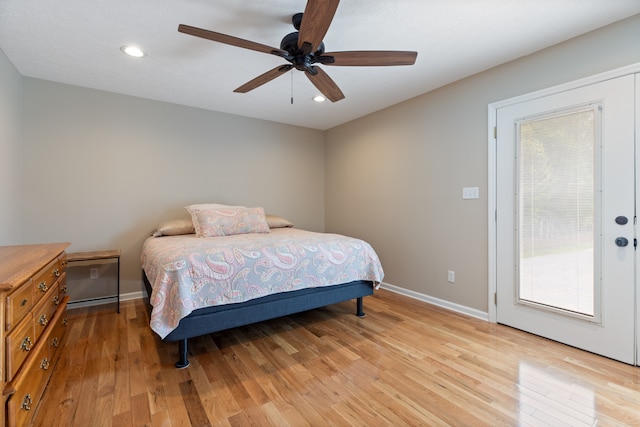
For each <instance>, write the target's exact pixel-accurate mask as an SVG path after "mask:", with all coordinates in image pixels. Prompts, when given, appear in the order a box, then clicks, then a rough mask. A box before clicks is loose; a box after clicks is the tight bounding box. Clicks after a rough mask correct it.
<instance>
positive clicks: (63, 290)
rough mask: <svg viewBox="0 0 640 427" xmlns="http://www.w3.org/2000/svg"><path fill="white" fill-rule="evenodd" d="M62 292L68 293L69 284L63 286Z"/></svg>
mask: <svg viewBox="0 0 640 427" xmlns="http://www.w3.org/2000/svg"><path fill="white" fill-rule="evenodd" d="M60 292H61V293H63V294H66V293H67V285H64V286H63V287H62V289H60Z"/></svg>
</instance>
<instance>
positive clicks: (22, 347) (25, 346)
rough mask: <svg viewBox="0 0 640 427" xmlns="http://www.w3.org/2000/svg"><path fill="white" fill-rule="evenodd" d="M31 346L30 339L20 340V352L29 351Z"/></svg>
mask: <svg viewBox="0 0 640 427" xmlns="http://www.w3.org/2000/svg"><path fill="white" fill-rule="evenodd" d="M32 345H33V343H32V342H31V337H25V339H23V340H22V344H20V350H24V351H29V350H31V346H32Z"/></svg>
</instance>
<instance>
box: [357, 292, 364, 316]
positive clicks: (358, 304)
mask: <svg viewBox="0 0 640 427" xmlns="http://www.w3.org/2000/svg"><path fill="white" fill-rule="evenodd" d="M356 316H358V317H364V316H365V314H364V311H362V297H360V298H358V299H357V301H356Z"/></svg>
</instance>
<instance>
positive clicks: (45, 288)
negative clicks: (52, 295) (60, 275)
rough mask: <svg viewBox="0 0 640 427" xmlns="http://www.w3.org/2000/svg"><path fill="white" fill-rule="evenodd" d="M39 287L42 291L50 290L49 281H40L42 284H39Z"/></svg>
mask: <svg viewBox="0 0 640 427" xmlns="http://www.w3.org/2000/svg"><path fill="white" fill-rule="evenodd" d="M38 289H40V290H41V291H42V292H47V290H49V287H48V286H47V282H40V284H39V285H38Z"/></svg>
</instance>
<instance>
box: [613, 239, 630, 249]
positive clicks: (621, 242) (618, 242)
mask: <svg viewBox="0 0 640 427" xmlns="http://www.w3.org/2000/svg"><path fill="white" fill-rule="evenodd" d="M628 244H629V240H627V238H626V237H618V238H616V246H618V247H620V248H624V247H625V246H627V245H628Z"/></svg>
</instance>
